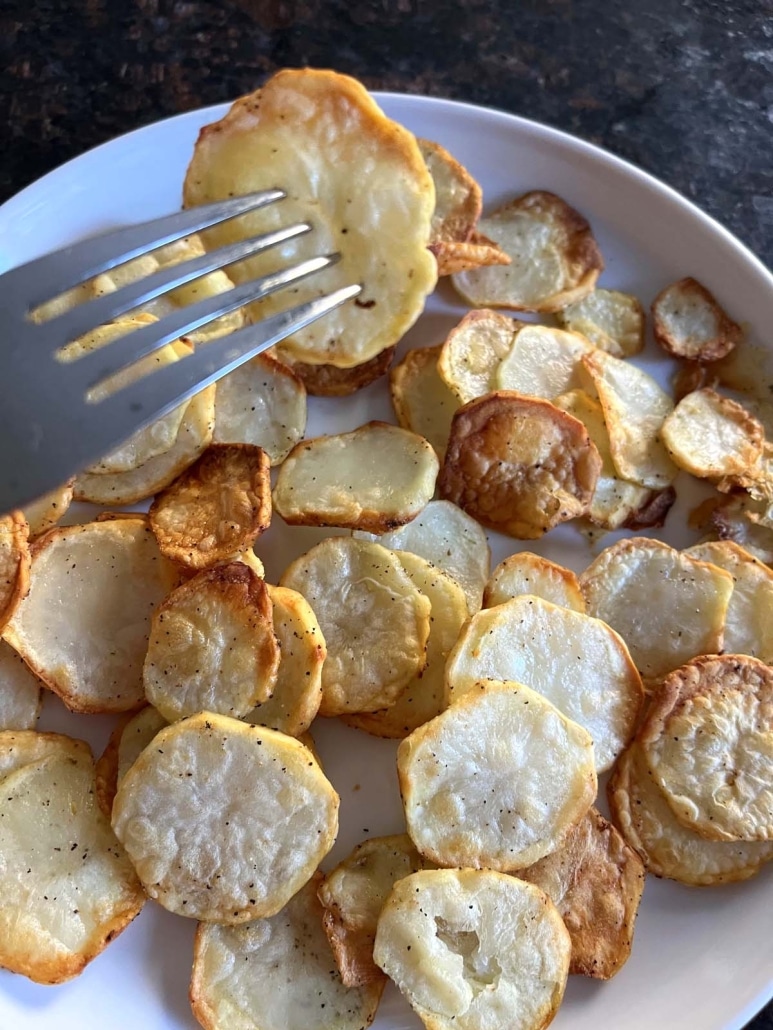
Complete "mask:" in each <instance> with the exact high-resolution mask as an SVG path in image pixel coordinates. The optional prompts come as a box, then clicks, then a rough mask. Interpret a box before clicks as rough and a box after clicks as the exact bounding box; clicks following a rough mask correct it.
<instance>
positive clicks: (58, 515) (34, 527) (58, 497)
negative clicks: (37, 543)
mask: <svg viewBox="0 0 773 1030" xmlns="http://www.w3.org/2000/svg"><path fill="white" fill-rule="evenodd" d="M74 482H75V480H74V479H70V480H69V481H68V482H67V483H65V484H64V486H60V487H58V488H57V489H56V490H52V491H51V492H50V493H47V494H44V496H43V497H40V498H39V499H38V500H37V501H33V502H32V504H28V505H27V506H26V507H25V509H24V511H23V513H22V514H23V515H24V517H25V519H26V520H27V525H28V526H29V538H30V540H34V539H35V537H38V536H41V535H42V534H43V533H45V532H46V530H48V529H52V528H53V527H54V526H55V525H56V524H57V522H59V521H60V520H61V519H62V518H64V516H65V514H66V513H67V509H68V508H69V507H70V503H71V501H72V488H73V483H74Z"/></svg>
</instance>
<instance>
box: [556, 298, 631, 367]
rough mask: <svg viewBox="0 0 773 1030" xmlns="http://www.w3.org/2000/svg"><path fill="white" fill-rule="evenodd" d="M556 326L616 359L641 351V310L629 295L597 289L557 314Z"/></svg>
mask: <svg viewBox="0 0 773 1030" xmlns="http://www.w3.org/2000/svg"><path fill="white" fill-rule="evenodd" d="M556 318H557V319H558V322H559V325H562V326H563V327H564V329H569V330H570V331H571V332H573V333H580V334H581V335H582V336H584V337H585V338H586V340H590V342H591V343H592V344H593V346H594V347H600V348H601V350H605V351H606V352H607V353H608V354H613V355H614V356H615V357H616V358H630V357H633V355H634V354H638V353H639V352H640V351H641V350H643V349H644V308H643V307H642V306H641V302H640V301H639V300H637V298H636V297H633V296H632V295H631V294H630V293H620V291H619V290H603V289H597V290H594V291H593V293H589V294H588V295H587V296H586V297H583V298H582V300H578V301H576V302H575V303H574V304H569V305H567V307H565V308H563V309H562V310H561V311H557V312H556Z"/></svg>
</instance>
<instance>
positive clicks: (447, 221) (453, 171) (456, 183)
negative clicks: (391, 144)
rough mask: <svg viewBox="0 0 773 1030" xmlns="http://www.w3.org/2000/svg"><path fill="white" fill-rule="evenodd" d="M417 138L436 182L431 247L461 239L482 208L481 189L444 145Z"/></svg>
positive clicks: (470, 231) (468, 235)
mask: <svg viewBox="0 0 773 1030" xmlns="http://www.w3.org/2000/svg"><path fill="white" fill-rule="evenodd" d="M416 142H417V143H418V144H419V150H420V151H421V156H422V157H423V158H424V162H425V164H426V165H427V168H428V169H429V173H430V175H431V176H432V181H433V182H434V184H435V210H434V212H433V215H432V231H431V234H430V249H431V250H433V251H434V248H435V247H436V246H437V244H439V243H444V242H453V243H456V242H460V243H464V242H465V241H466V240H468V239H469V238H470V236H471V235H472V233H473V231H474V230H475V226H476V224H477V222H478V219H479V218H480V216H481V212H482V211H483V190H482V189H481V188H480V186H479V185H478V183H477V182H476V181H475V179H473V177H472V176H471V175H470V173H469V172H468V171H467V169H466V168H465V167H464V165H461V164H459V162H458V161H457V160H456V158H455V157H453V156H452V155H451V154H449V152H448V151H447V150H446V149H445V147H441V146H440V144H439V143H434V142H433V141H432V140H428V139H418V140H417V141H416ZM439 263H440V262H438V264H439ZM441 274H442V273H441Z"/></svg>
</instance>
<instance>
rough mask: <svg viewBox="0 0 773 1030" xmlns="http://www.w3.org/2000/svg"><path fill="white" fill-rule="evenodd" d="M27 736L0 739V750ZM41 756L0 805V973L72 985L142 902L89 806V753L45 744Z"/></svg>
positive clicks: (22, 768) (16, 777)
mask: <svg viewBox="0 0 773 1030" xmlns="http://www.w3.org/2000/svg"><path fill="white" fill-rule="evenodd" d="M25 736H27V739H28V741H30V744H29V745H26V746H25V745H24V744H22V750H27V751H28V752H29V751H30V750H35V743H34V738H36V737H37V736H38V734H35V733H34V731H32V730H28V731H26V734H8V733H6V732H3V733H0V750H5V748H6V746H7V744H8V743H13V742H14V741H19V740H20V739H21V740H24V737H25ZM42 743H43V747H42V748H41V749H40V750H41V751H43V752H45V754H44V756H43V755H41V757H39V758H37V759H34V758H31V757H28V760H27V761H26V762H24V763H23V764H20V765H18V766H17V767H16V768H15V769H13V770H11V771H8V770H6V772H5V774H4V778H3V781H2V782H3V796H2V799H0V816H1V817H2V818H0V853H1V854H2V856H3V862H2V874H0V966H3V967H4V968H5V969H10V970H11V971H12V972H15V973H22V974H24V976H27V977H29V978H30V979H31V980H34V981H35V982H37V983H43V984H55V983H62V982H64V981H65V980H70V979H72V977H74V976H77V975H78V974H79V973H80V972H82V970H83V969H84V967H85V966H86V965H87V964H88V963H89V962H90V961H91V960H92V959H93V958H95V957H96V956H97V955H98V954H99V953H100V952H101V951H102V950H103V949H104V948H105V946H106V945H107V944H109V942H110V941H111V940H114V939H115V937H117V936H118V934H119V933H121V931H122V930H123V929H124V928H125V927H126V926H128V924H129V923H130V922H131V921H132V919H134V917H135V916H136V915H137V913H138V912H139V911H140V909H141V908H142V905H143V903H144V901H145V895H144V892H143V890H142V888H141V886H140V883H139V881H138V879H137V876H136V874H135V872H134V869H133V868H132V865H131V863H130V861H129V859H128V857H127V856H126V854H125V853H124V851H123V849H122V848H121V847H120V845H119V844H118V841H117V840H116V839H115V836H114V835H113V832H112V830H111V829H110V825H109V823H108V822H107V820H106V819H105V817H104V816H103V815H102V813H101V812H100V811H99V808H98V806H97V804H96V802H95V799H94V763H93V760H92V757H91V752H90V751H89V748H88V745H87V744H84V743H83V742H82V741H77V740H71V739H70V738H69V737H61V736H57V735H55V734H45V735H44V741H43V742H42Z"/></svg>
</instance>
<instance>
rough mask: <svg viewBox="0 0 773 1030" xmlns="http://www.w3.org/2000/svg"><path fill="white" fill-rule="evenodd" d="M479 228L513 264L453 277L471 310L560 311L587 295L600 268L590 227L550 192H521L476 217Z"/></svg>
mask: <svg viewBox="0 0 773 1030" xmlns="http://www.w3.org/2000/svg"><path fill="white" fill-rule="evenodd" d="M478 229H479V231H480V232H482V233H483V234H484V235H486V236H488V237H490V238H491V239H492V240H493V241H494V243H496V244H498V245H499V246H500V247H501V248H502V250H504V252H505V253H506V254H507V255H508V256H509V257H510V259H511V262H512V263H511V264H510V265H507V266H505V267H502V268H482V269H476V270H475V271H471V272H462V273H461V274H459V275H455V276H454V278H453V284H454V286H455V287H456V289H457V290H458V292H459V293H460V294H461V295H462V297H463V298H464V299H465V300H466V301H467V302H468V303H469V304H472V305H473V306H474V307H491V308H513V309H514V310H515V311H560V310H561V308H565V307H566V306H567V305H568V304H571V303H573V302H574V301H577V300H580V299H581V298H582V297H584V296H585V295H586V294H587V293H590V292H591V290H592V289H593V287H594V286H595V285H596V280H597V279H598V277H599V273H600V272H601V271H602V269H603V268H604V260H603V258H602V257H601V252H600V251H599V248H598V246H597V244H596V241H595V239H594V238H593V233H592V231H591V227H590V226H589V225H588V223H587V222H586V220H585V219H584V218H583V216H582V215H581V214H579V213H578V212H577V211H575V210H574V208H572V207H570V206H569V205H568V204H567V203H566V202H565V201H563V200H562V199H561V198H560V197H557V196H556V194H555V193H548V192H547V191H545V190H533V191H532V192H531V193H524V194H523V196H521V197H518V198H517V199H516V200H512V201H510V203H508V204H505V205H504V206H503V207H500V208H498V209H497V210H496V211H494V212H492V213H491V214H490V215H488V216H487V217H485V218H481V220H480V221H479V222H478Z"/></svg>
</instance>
